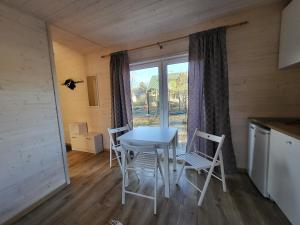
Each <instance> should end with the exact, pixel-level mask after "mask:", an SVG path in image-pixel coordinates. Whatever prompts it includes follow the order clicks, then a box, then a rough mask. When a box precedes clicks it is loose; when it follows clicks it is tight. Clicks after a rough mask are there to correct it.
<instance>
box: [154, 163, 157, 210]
mask: <svg viewBox="0 0 300 225" xmlns="http://www.w3.org/2000/svg"><path fill="white" fill-rule="evenodd" d="M157 167H158V165H157V161H156V162H155V170H154V174H155V178H154V179H155V180H154V215H156V201H157Z"/></svg>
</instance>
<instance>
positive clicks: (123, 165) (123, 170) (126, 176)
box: [121, 151, 128, 187]
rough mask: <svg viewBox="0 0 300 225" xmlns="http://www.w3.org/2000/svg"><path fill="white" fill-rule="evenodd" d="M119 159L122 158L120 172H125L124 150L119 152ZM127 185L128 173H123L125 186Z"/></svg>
mask: <svg viewBox="0 0 300 225" xmlns="http://www.w3.org/2000/svg"><path fill="white" fill-rule="evenodd" d="M121 159H122V174H124V173H125V171H126V170H125V165H126V164H125V163H126V155H125V153H124V151H122V153H121ZM127 186H128V173H125V187H127Z"/></svg>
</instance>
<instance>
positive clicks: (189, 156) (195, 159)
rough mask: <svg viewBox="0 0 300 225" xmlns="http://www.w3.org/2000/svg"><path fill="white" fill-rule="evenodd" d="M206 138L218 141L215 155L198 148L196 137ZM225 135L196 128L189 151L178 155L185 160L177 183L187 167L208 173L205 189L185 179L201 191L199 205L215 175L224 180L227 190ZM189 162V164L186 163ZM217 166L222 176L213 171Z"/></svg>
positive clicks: (224, 186)
mask: <svg viewBox="0 0 300 225" xmlns="http://www.w3.org/2000/svg"><path fill="white" fill-rule="evenodd" d="M197 137H200V138H204V139H206V140H209V141H214V142H217V143H218V147H217V150H216V153H215V155H214V157H211V156H208V155H206V154H204V153H202V152H199V151H198V149H196V147H195V144H194V143H195V141H196V138H197ZM224 139H225V135H222V136H221V137H219V136H216V135H211V134H207V133H205V132H201V131H200V130H198V129H196V130H195V132H194V135H193V137H192V140H191V144H190V145H189V147H188V149H187V152H186V153H185V154H182V155H179V156H178V157H177V159H178V160H182V161H183V167H182V169H181V170H180V172H179V176H178V178H177V180H176V184H177V185H178V182H179V180H180V177H181V176H182V172H183V170H185V169H194V170H196V171H198V173H200V171H202V170H203V171H205V172H207V173H208V175H207V177H206V180H205V183H204V186H203V189H202V190H201V189H200V188H198V187H197V186H196V185H195V184H194V183H192V182H191V181H190V180H189V179H188V178H187V177H185V179H186V180H187V181H188V182H189V183H190V184H191V185H192V186H193V187H194V188H195V189H196V190H198V191H199V192H200V198H199V200H198V206H201V205H202V202H203V199H204V196H205V193H206V191H207V187H208V184H209V182H210V179H211V177H212V176H213V177H215V178H217V179H218V180H220V181H221V182H222V186H223V191H224V192H226V182H225V173H224V163H223V156H222V145H223V143H224ZM186 164H189V165H186ZM216 166H220V169H221V177H219V176H217V175H216V174H214V173H213V171H214V168H215V167H216Z"/></svg>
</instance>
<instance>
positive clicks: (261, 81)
mask: <svg viewBox="0 0 300 225" xmlns="http://www.w3.org/2000/svg"><path fill="white" fill-rule="evenodd" d="M282 8H283V4H282V3H272V4H268V5H264V6H260V7H256V8H252V9H247V10H243V11H240V12H237V13H235V14H230V15H227V16H223V17H221V18H216V19H213V20H209V21H207V22H205V23H199V24H196V25H193V26H191V27H189V28H186V29H181V30H178V32H177V33H174V34H173V37H178V36H182V35H185V34H190V33H194V32H197V31H201V30H206V29H209V28H212V27H216V26H221V25H224V24H231V23H236V22H241V21H244V20H247V21H249V24H248V25H245V26H241V27H236V28H230V29H228V33H227V48H228V66H229V92H230V93H229V94H230V96H229V97H230V117H231V126H232V136H233V143H234V150H235V154H236V157H237V163H238V167H240V168H246V165H247V118H248V117H250V116H267V117H270V116H272V117H299V116H300V98H299V96H300V88H299V87H300V71H299V70H296V69H289V70H278V69H277V68H278V46H279V44H278V43H279V29H280V14H281V9H282ZM159 40H160V39H158V40H157V41H159ZM187 51H188V39H183V40H180V41H176V42H171V43H169V44H167V45H165V46H164V48H163V49H162V50H160V49H159V48H158V47H151V48H146V49H142V50H138V51H133V52H130V55H129V57H130V62H137V61H144V60H149V59H153V58H159V57H164V56H170V55H174V54H179V53H182V52H187ZM102 54H105V53H104V52H100V53H99V52H98V54H92V55H89V57H88V64H89V67H90V68H92V71H98V72H99V73H102V74H103V76H108V75H109V72H108V71H106V70H107V67H108V65H106V66H105V65H103V63H105V61H103V60H100V59H99V55H102ZM108 62H109V61H108ZM100 71H102V72H100ZM103 79H104V81H106V80H108V78H106V77H105V78H104V77H103ZM106 93H107V94H108V93H109V91H108V90H107V92H106ZM100 98H104V99H110V98H109V96H103V95H102V96H101V97H100ZM101 116H102V117H101V118H102V119H101V120H102V121H108V120H110V115H109V114H104V115H101Z"/></svg>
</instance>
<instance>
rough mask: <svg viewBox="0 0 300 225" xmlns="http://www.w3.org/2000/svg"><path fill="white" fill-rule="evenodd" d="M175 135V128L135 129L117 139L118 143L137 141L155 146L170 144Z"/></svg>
mask: <svg viewBox="0 0 300 225" xmlns="http://www.w3.org/2000/svg"><path fill="white" fill-rule="evenodd" d="M176 134H177V128H171V127H168V128H161V127H137V128H134V129H133V130H131V131H129V132H127V133H125V134H123V135H122V136H120V137H118V140H120V141H139V142H145V143H155V144H170V143H171V142H172V141H173V139H174V137H175V136H176Z"/></svg>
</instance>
